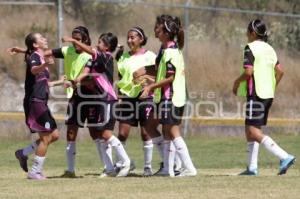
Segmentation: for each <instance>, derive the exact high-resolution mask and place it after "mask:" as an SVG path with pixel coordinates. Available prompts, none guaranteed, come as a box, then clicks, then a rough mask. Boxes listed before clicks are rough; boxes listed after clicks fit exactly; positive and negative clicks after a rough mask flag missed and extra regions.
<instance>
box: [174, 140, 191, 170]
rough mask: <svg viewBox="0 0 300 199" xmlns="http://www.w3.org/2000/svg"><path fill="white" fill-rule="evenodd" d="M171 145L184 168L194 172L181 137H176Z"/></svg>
mask: <svg viewBox="0 0 300 199" xmlns="http://www.w3.org/2000/svg"><path fill="white" fill-rule="evenodd" d="M173 143H174V146H175V148H176V152H177V153H178V155H179V158H180V160H181V162H182V165H183V166H184V168H185V169H189V170H194V169H195V167H194V165H193V162H192V160H191V157H190V154H189V151H188V148H187V146H186V144H185V142H184V140H183V138H182V137H181V136H180V137H177V138H175V139H174V140H173Z"/></svg>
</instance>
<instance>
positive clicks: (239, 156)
mask: <svg viewBox="0 0 300 199" xmlns="http://www.w3.org/2000/svg"><path fill="white" fill-rule="evenodd" d="M273 138H274V139H275V140H276V141H278V143H279V144H280V145H281V146H282V147H283V148H284V149H286V150H287V151H288V152H289V153H292V154H294V155H296V156H297V157H300V150H299V142H300V137H299V136H293V135H286V136H278V135H276V136H273ZM186 141H187V144H188V147H189V150H190V153H191V156H192V158H193V161H194V163H195V165H196V167H197V168H198V172H199V174H198V175H197V176H196V177H194V178H163V177H151V178H143V177H141V176H140V174H141V173H142V165H143V160H142V158H143V157H142V148H141V142H140V140H139V138H138V137H137V136H132V137H131V138H130V139H129V141H128V143H127V146H126V147H127V150H128V153H129V155H130V156H131V158H132V159H134V160H135V163H136V165H137V169H136V170H135V171H134V172H133V174H131V176H130V177H127V178H122V179H119V178H105V179H99V178H98V176H99V174H100V173H101V171H102V165H101V164H100V162H99V160H98V156H97V153H96V149H95V146H94V143H93V142H92V141H91V140H83V141H80V142H78V145H77V146H78V148H77V161H76V163H77V165H76V168H77V170H76V172H77V175H78V176H79V178H76V179H63V178H59V175H61V174H62V173H63V171H64V169H65V168H66V163H65V152H64V147H65V141H64V140H61V141H59V142H57V143H55V144H54V145H53V146H51V147H50V148H49V153H48V155H47V160H46V163H45V168H44V172H45V174H46V175H47V176H48V178H49V179H47V180H46V181H43V182H40V181H39V182H37V181H30V180H27V179H26V174H25V173H24V172H23V171H21V169H20V168H19V166H18V162H17V161H16V159H15V158H14V151H15V149H17V148H20V147H22V146H24V145H26V144H28V143H29V142H27V141H22V140H12V139H2V140H1V141H0V157H1V159H0V171H1V174H2V175H1V177H0V190H1V191H0V198H100V199H102V198H103V199H104V198H105V199H106V198H107V199H110V198H142V199H144V198H151V199H152V198H283V197H284V198H297V197H299V194H300V191H299V190H300V172H299V166H298V165H297V164H296V165H294V166H293V167H292V168H291V169H290V170H289V172H288V173H287V175H286V176H277V175H276V173H277V169H278V160H277V159H276V158H275V157H273V156H272V155H270V154H269V153H267V152H266V151H265V149H263V148H261V151H260V158H259V167H260V175H259V176H258V177H242V176H237V175H236V174H238V173H239V172H240V171H242V170H243V169H244V168H245V163H246V146H245V141H244V138H242V137H210V136H191V137H188V138H186ZM31 158H32V157H31ZM159 161H160V160H159V158H158V154H157V152H156V151H155V153H154V160H153V167H154V168H155V169H157V167H158V163H159ZM29 163H31V159H30V161H29Z"/></svg>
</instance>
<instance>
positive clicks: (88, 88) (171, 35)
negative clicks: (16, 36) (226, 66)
mask: <svg viewBox="0 0 300 199" xmlns="http://www.w3.org/2000/svg"><path fill="white" fill-rule="evenodd" d="M154 33H155V37H156V38H157V39H158V40H159V41H160V42H161V47H160V50H159V52H158V55H157V56H156V55H155V53H153V52H151V51H149V50H146V49H145V48H144V46H145V45H146V43H147V36H146V34H145V33H144V31H143V29H142V28H140V27H132V28H130V29H129V31H128V33H127V45H128V47H129V51H128V52H124V48H123V46H118V39H117V37H116V35H114V34H113V33H103V34H101V35H100V37H99V39H98V44H97V46H96V48H93V47H92V46H91V40H90V37H89V32H88V29H87V28H85V27H83V26H78V27H76V28H74V29H73V31H72V36H71V37H67V36H66V37H63V38H62V40H63V42H69V43H72V45H70V46H64V47H61V48H58V49H52V50H49V49H48V44H47V39H46V38H44V37H43V36H42V35H41V34H40V33H30V34H29V35H27V37H26V39H25V44H26V46H27V49H22V48H19V47H13V48H10V49H9V51H10V53H12V54H16V53H25V62H26V65H27V70H26V80H25V97H24V112H25V116H26V124H27V126H28V127H29V129H30V130H31V132H32V133H35V132H37V133H38V134H39V139H38V140H36V141H34V142H33V143H31V144H30V145H29V146H27V147H25V148H23V149H19V150H17V151H16V152H15V155H16V158H17V159H18V160H19V163H20V166H21V168H22V169H23V170H24V171H25V172H28V178H29V179H38V180H42V179H46V177H45V176H44V175H43V173H42V168H43V163H44V160H45V155H46V152H47V148H48V146H49V144H51V143H52V142H54V141H56V140H57V139H58V137H59V132H58V130H57V126H56V123H55V120H54V119H53V117H52V115H51V113H50V110H49V108H48V106H47V100H48V96H49V86H56V85H64V87H65V88H66V92H67V96H68V98H69V104H68V111H67V115H68V119H67V120H66V125H67V146H66V156H67V170H66V171H65V173H64V174H63V175H62V177H76V175H75V156H76V137H77V132H78V128H80V127H84V126H87V127H88V129H89V132H90V136H91V138H92V139H93V140H94V142H95V145H96V148H97V151H98V153H99V157H100V159H101V161H102V163H103V165H104V171H103V173H102V174H101V177H106V176H116V177H123V176H127V175H128V174H129V172H130V170H132V169H133V168H134V164H133V162H132V161H131V159H130V158H129V157H128V155H127V153H126V150H125V143H126V140H127V138H128V135H129V132H130V129H131V127H137V126H140V133H141V138H142V141H143V150H144V172H143V175H144V176H152V175H158V176H170V177H174V176H181V177H185V176H196V175H197V170H196V168H195V167H194V165H193V163H192V160H191V157H190V155H189V152H188V148H187V146H186V144H185V142H184V140H183V138H182V137H181V134H180V124H181V117H182V115H183V112H184V106H185V103H186V99H187V96H186V80H185V75H184V60H183V54H182V49H183V46H184V31H183V28H182V25H181V22H180V20H179V18H178V17H173V16H170V15H160V16H158V17H157V18H156V23H155V26H154ZM247 37H248V40H249V43H248V44H247V46H246V47H245V52H244V56H245V57H244V70H243V71H244V72H243V73H242V75H241V76H239V77H238V78H237V79H236V81H235V83H234V86H233V92H234V93H235V94H237V93H241V94H243V95H244V96H247V111H246V122H245V123H246V137H247V141H248V167H247V170H246V171H245V172H243V173H241V174H242V175H257V174H258V166H257V156H258V147H259V144H260V143H261V144H262V145H263V146H265V147H266V149H267V150H269V151H270V152H271V153H273V154H274V155H276V156H277V157H278V158H279V159H280V168H279V174H280V175H281V174H284V173H286V171H287V169H288V168H289V167H290V166H291V165H292V164H293V163H294V161H295V157H294V156H292V155H289V154H288V153H286V152H285V151H284V150H283V149H282V148H280V147H279V146H278V145H277V144H276V143H275V142H274V141H273V140H272V139H271V138H270V137H269V136H266V135H264V134H263V133H262V131H261V126H263V125H266V123H267V118H268V111H269V108H270V107H271V104H272V99H273V98H274V92H275V87H276V86H277V84H278V83H279V81H280V79H281V77H282V74H283V72H282V67H281V66H280V64H279V62H278V60H277V56H276V53H275V51H274V50H273V48H272V47H271V46H270V45H269V44H268V43H267V41H266V38H267V30H266V26H265V24H264V23H263V22H262V21H261V20H253V21H251V22H250V23H249V25H248V30H247ZM116 49H118V50H117V52H116V55H115V57H113V55H112V53H113V52H114V51H115V50H116ZM53 57H54V58H62V59H64V73H65V76H64V77H63V78H61V79H60V80H57V81H54V82H49V72H48V66H50V65H53V63H54V61H53ZM114 59H115V60H116V62H117V67H118V73H119V80H118V81H117V84H116V86H117V90H118V91H117V92H116V91H115V90H116V89H115V88H114V79H113V73H114ZM238 91H239V92H238ZM116 120H117V121H118V122H119V131H118V136H117V137H116V136H114V135H113V130H114V129H115V122H116ZM159 124H161V125H162V128H161V129H162V132H160V131H159V130H158V126H159ZM154 145H155V146H157V149H158V151H159V154H160V156H161V158H162V163H161V168H160V169H159V171H157V172H156V173H154V172H153V171H152V166H151V163H152V152H153V146H154ZM112 149H114V150H115V153H116V160H113V158H112ZM34 152H35V158H34V162H33V165H32V168H31V169H30V171H28V167H27V160H28V155H30V154H32V153H34Z"/></svg>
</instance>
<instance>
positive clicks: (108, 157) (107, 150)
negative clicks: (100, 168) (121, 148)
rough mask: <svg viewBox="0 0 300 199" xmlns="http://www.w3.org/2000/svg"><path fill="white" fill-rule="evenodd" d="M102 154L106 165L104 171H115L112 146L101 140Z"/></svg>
mask: <svg viewBox="0 0 300 199" xmlns="http://www.w3.org/2000/svg"><path fill="white" fill-rule="evenodd" d="M100 153H101V157H102V161H103V164H104V169H105V170H106V171H113V170H114V164H113V160H112V151H111V146H110V145H108V144H107V142H105V140H100Z"/></svg>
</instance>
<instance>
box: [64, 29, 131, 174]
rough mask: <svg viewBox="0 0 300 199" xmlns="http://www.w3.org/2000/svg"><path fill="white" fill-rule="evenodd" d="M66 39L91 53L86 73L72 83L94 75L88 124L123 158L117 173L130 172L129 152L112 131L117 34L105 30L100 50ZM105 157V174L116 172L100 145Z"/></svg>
mask: <svg viewBox="0 0 300 199" xmlns="http://www.w3.org/2000/svg"><path fill="white" fill-rule="evenodd" d="M63 41H65V42H72V43H73V44H75V45H77V46H79V47H80V48H81V49H83V50H84V51H85V52H87V53H89V54H91V55H92V58H93V59H92V60H90V61H89V62H88V63H87V65H86V66H85V68H84V71H83V73H82V74H81V75H80V76H79V77H78V78H76V79H75V80H74V82H73V84H74V85H76V84H77V83H80V82H82V83H83V84H84V83H85V81H84V79H85V78H87V77H88V76H89V75H90V76H91V78H93V80H94V83H95V84H96V88H95V89H94V92H93V95H94V96H95V97H94V98H91V97H90V98H88V99H86V101H88V102H89V103H90V106H89V112H90V114H89V117H88V125H92V126H91V127H90V128H92V129H93V131H94V132H96V133H97V135H98V136H99V138H103V139H104V140H105V142H106V145H105V146H108V145H111V146H112V147H113V148H114V149H115V150H116V154H117V157H118V159H120V160H122V168H121V170H120V171H119V172H118V174H117V177H122V176H127V174H128V173H129V169H130V160H129V157H128V155H127V154H126V152H125V150H124V148H123V145H122V144H121V142H120V141H119V139H118V138H116V137H115V136H114V135H112V131H113V129H114V126H115V112H114V108H115V105H116V102H117V99H118V98H117V95H116V93H115V91H114V88H113V69H114V65H113V57H112V53H113V52H114V51H115V49H116V47H117V45H118V39H117V37H116V36H115V35H114V34H112V33H104V34H102V35H100V37H99V40H98V45H97V50H96V49H93V48H92V47H90V46H87V45H85V44H84V43H81V42H79V41H77V40H75V39H73V38H71V37H64V38H63ZM101 154H102V160H103V162H104V164H105V172H104V173H103V174H102V177H104V176H105V175H109V176H114V175H115V170H114V166H113V162H112V158H111V157H110V156H109V155H108V154H107V153H106V149H105V148H101Z"/></svg>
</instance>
